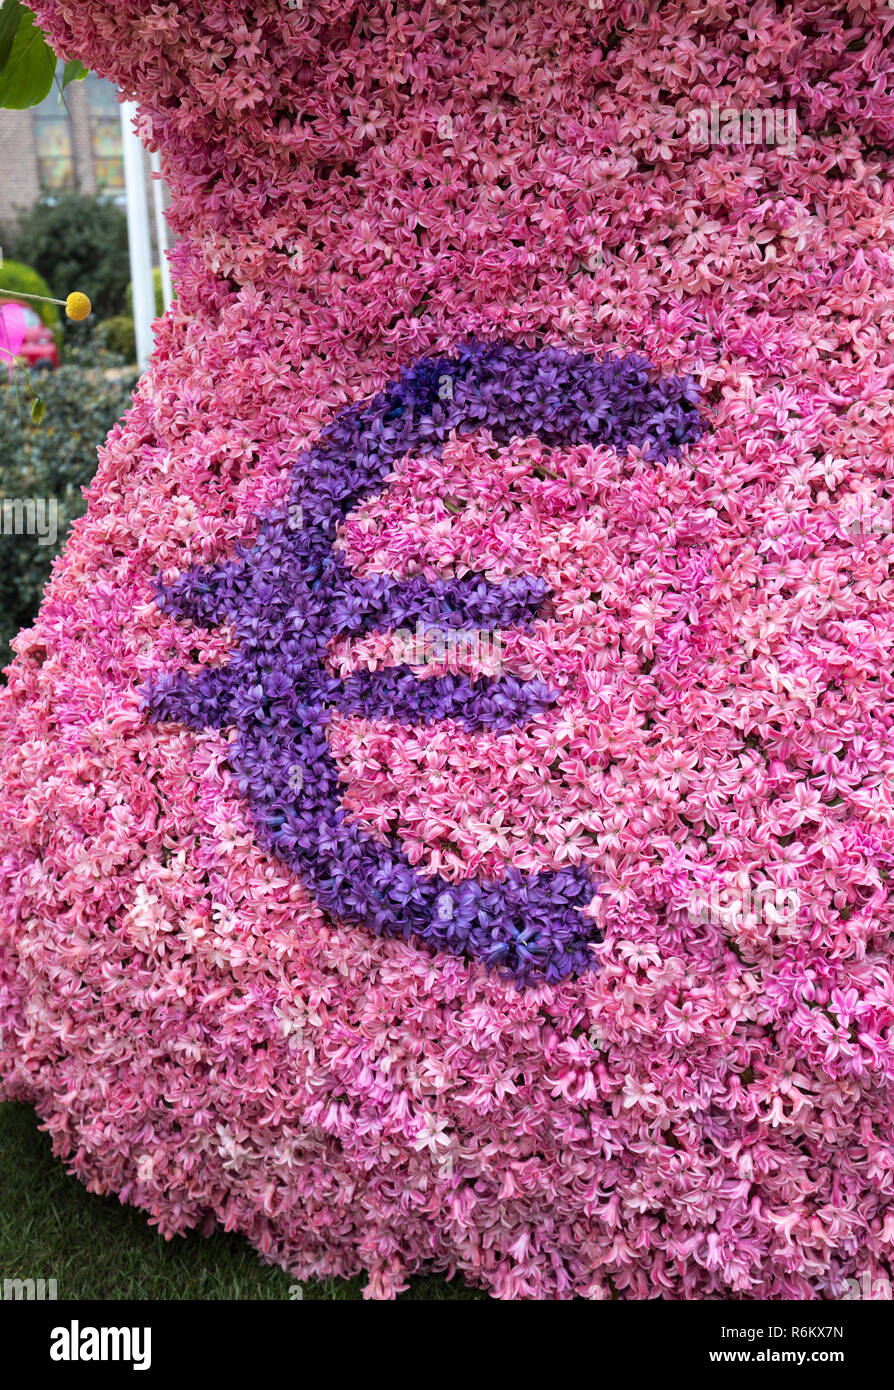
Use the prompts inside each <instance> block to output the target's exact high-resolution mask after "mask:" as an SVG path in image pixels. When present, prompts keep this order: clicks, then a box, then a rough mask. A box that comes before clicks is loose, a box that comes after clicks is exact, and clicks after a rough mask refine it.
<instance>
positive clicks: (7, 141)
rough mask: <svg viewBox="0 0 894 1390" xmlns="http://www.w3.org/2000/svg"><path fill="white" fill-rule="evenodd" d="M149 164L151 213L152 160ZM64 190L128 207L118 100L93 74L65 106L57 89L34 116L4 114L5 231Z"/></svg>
mask: <svg viewBox="0 0 894 1390" xmlns="http://www.w3.org/2000/svg"><path fill="white" fill-rule="evenodd" d="M145 163H146V180H147V194H148V197H149V206H150V208H151V206H152V201H151V199H152V188H151V176H150V173H149V161H148V158H147V159H146V161H145ZM63 188H77V189H79V190H80V192H82V193H98V192H100V191H102V192H105V193H107V194H108V195H109V197H111V198H114V199H115V201H116V202H118V203H120V204H121V206H122V208H123V206H124V162H123V158H122V150H121V113H120V107H119V104H118V97H117V93H116V90H115V88H114V86H113V85H112V84H111V82H106V81H104V80H103V79H102V78H99V77H97V76H96V75H95V74H94V73H89V74H88V76H87V77H86V78H85V79H84V80H83V82H72V83H71V84H70V85H69V86H68V87H67V88H66V89H65V100H64V104H63V103H60V101H59V91H58V88H57V87H55V86H54V87H53V89H52V91H51V92H50V94H49V96H48V97H46V98H45V100H44V101H42V102H41V103H40V105H39V106H34V107H32V108H31V109H30V110H27V111H7V110H0V229H9V228H10V227H11V226H12V224H13V223H14V222H15V217H16V211H17V209H19V208H26V207H30V206H31V205H32V204H33V203H35V202H36V201H37V199H38V198H39V197H40V196H41V194H42V193H47V194H50V195H52V194H53V193H54V192H57V191H59V190H60V189H63ZM153 230H154V229H153Z"/></svg>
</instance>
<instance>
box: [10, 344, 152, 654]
mask: <svg viewBox="0 0 894 1390" xmlns="http://www.w3.org/2000/svg"><path fill="white" fill-rule="evenodd" d="M136 379H137V371H136V367H132V368H128V367H126V366H125V365H124V364H123V360H122V359H121V358H120V357H115V356H113V355H111V354H109V353H106V352H103V351H101V350H100V351H97V350H96V349H94V348H89V349H81V350H79V349H76V348H70V349H69V351H68V354H67V358H66V362H65V364H64V365H63V366H62V367H60V368H59V370H58V371H56V372H47V373H45V374H44V376H43V378H42V381H41V388H40V389H41V394H42V396H43V399H44V401H45V402H46V416H45V418H44V421H43V423H42V424H39V425H35V424H33V423H32V421H31V417H30V414H29V411H28V408H27V403H26V401H25V398H24V393H23V391H22V387H21V383H18V384H16V383H15V380H14V381H13V383H12V384H10V383H9V382H8V380H7V379H6V376H5V373H3V374H0V498H15V497H33V498H46V499H48V500H49V499H53V498H54V499H55V500H56V503H57V524H58V534H57V536H56V541H55V544H54V545H41V544H40V538H39V537H38V536H36V535H34V536H28V535H6V534H3V535H0V667H2V666H7V665H8V664H9V662H10V661H11V660H12V652H11V651H10V648H9V640H10V638H11V637H13V636H15V634H16V632H18V630H19V628H22V627H27V626H28V625H29V624H30V623H31V622H32V621H33V619H34V617H35V615H36V613H37V609H38V607H39V605H40V599H41V594H42V591H43V586H44V584H45V583H46V581H47V579H48V578H49V574H50V569H51V566H52V562H53V558H54V556H55V555H57V554H58V553H59V551H60V550H61V549H62V546H63V545H64V543H65V538H66V535H67V534H68V529H69V527H70V525H71V522H72V521H73V520H74V519H75V517H78V516H80V515H81V514H82V513H83V512H84V511H85V509H86V503H85V502H84V499H83V496H82V493H81V489H82V488H83V487H85V486H86V485H87V484H88V483H89V482H90V480H91V478H92V477H93V475H94V473H95V472H96V462H97V459H96V450H97V446H98V445H100V444H102V443H103V442H104V440H105V438H106V435H107V434H108V432H109V430H110V429H111V428H112V426H113V425H114V423H115V421H116V420H117V419H119V417H120V416H121V415H122V414H123V413H124V411H125V410H126V409H127V407H128V405H129V404H130V396H131V392H132V390H133V387H134V385H135V383H136Z"/></svg>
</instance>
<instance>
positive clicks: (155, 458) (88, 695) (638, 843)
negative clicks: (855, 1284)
mask: <svg viewBox="0 0 894 1390" xmlns="http://www.w3.org/2000/svg"><path fill="white" fill-rule="evenodd" d="M36 8H37V10H38V12H39V16H40V18H41V20H42V21H43V22H44V23H45V26H46V28H47V30H48V32H49V34H50V36H51V38H52V40H53V41H54V42H55V44H56V45H57V47H58V48H59V49H60V51H62V52H63V53H64V54H65V55H66V56H69V55H71V56H77V57H79V58H81V59H82V60H83V61H85V62H86V63H88V64H89V65H90V66H91V67H92V68H93V69H94V70H96V71H98V72H100V73H101V74H103V75H106V76H110V77H112V78H114V79H115V80H116V81H118V82H119V83H120V84H121V85H122V86H123V87H124V89H125V90H126V91H127V93H128V94H130V95H133V96H134V97H135V98H137V99H138V100H139V102H140V103H141V109H142V116H141V125H142V133H143V135H144V136H145V138H146V139H147V140H148V141H149V142H150V143H154V144H155V145H157V146H158V147H160V148H161V150H162V154H163V160H164V166H165V171H166V175H167V177H168V180H169V182H170V185H171V188H172V192H173V205H172V213H171V217H172V222H173V225H174V227H175V230H176V231H177V233H178V235H179V237H180V240H179V243H178V246H177V249H176V251H175V253H174V257H173V261H174V265H173V269H174V276H175V279H176V282H177V286H178V300H177V304H176V306H175V307H174V308H173V309H172V311H171V312H170V314H169V315H168V316H167V317H166V318H165V320H164V322H163V323H162V325H161V327H160V331H159V334H158V349H157V352H156V356H155V359H154V361H153V364H152V367H151V369H150V371H149V372H148V373H147V374H146V375H145V376H144V378H143V379H142V381H141V383H140V385H139V387H138V389H137V391H136V393H135V397H134V401H133V405H132V407H131V409H130V411H129V413H128V415H127V417H126V419H125V420H124V421H123V422H121V423H120V424H119V425H117V426H116V427H115V429H114V430H113V432H112V434H111V436H110V438H109V440H108V442H107V445H106V447H105V449H104V450H103V451H101V458H100V469H99V473H98V476H97V479H96V482H95V483H94V485H93V487H92V489H91V496H90V505H89V511H88V513H87V515H86V517H84V518H83V519H82V520H81V521H80V522H79V523H78V524H77V526H76V528H75V532H74V534H73V536H72V538H71V540H70V541H69V544H68V546H67V549H66V553H65V556H64V557H63V560H62V562H61V563H60V564H59V565H58V566H57V568H56V570H55V573H54V576H53V580H52V582H51V584H50V587H49V589H48V592H47V595H46V598H45V600H44V604H43V607H42V609H41V613H40V617H39V620H38V622H37V623H36V625H35V627H34V628H33V629H30V630H28V631H27V632H25V633H23V634H22V635H21V636H20V637H19V638H18V639H17V644H16V645H17V661H16V663H15V665H14V666H13V667H12V668H11V670H10V673H9V683H8V688H7V690H6V691H5V692H4V694H3V697H2V701H0V745H2V750H3V764H4V777H3V792H2V796H0V903H2V920H0V1029H2V1050H0V1075H2V1080H3V1087H4V1093H5V1094H6V1095H8V1096H13V1097H20V1098H24V1099H27V1100H29V1101H31V1102H33V1103H34V1104H35V1105H36V1106H37V1108H38V1110H39V1112H40V1114H41V1115H42V1116H43V1117H44V1119H45V1122H46V1124H47V1126H48V1128H49V1130H50V1132H51V1133H52V1135H53V1139H54V1144H55V1146H56V1149H57V1152H58V1153H59V1154H60V1155H62V1156H63V1157H64V1158H65V1160H66V1161H67V1162H68V1163H69V1165H70V1166H71V1168H72V1170H73V1171H74V1172H76V1173H78V1174H79V1175H80V1176H81V1177H82V1178H83V1179H84V1181H86V1182H87V1183H88V1184H89V1186H90V1187H91V1188H92V1189H93V1190H95V1191H114V1192H117V1193H119V1194H120V1195H121V1196H122V1198H123V1199H124V1200H126V1201H129V1202H133V1203H135V1204H137V1205H138V1206H140V1207H142V1208H144V1209H145V1210H147V1211H148V1212H149V1213H150V1214H151V1217H152V1219H153V1220H154V1221H156V1222H157V1223H158V1224H159V1225H160V1227H161V1228H162V1229H163V1230H164V1231H165V1232H166V1233H168V1234H175V1233H177V1232H182V1231H188V1230H190V1229H193V1228H195V1227H197V1226H204V1227H205V1228H207V1226H208V1225H209V1224H210V1223H211V1222H212V1221H214V1220H216V1221H219V1222H220V1223H222V1224H223V1225H224V1226H226V1227H228V1228H230V1229H236V1230H240V1231H244V1232H245V1233H246V1234H247V1235H248V1236H249V1238H250V1239H251V1240H252V1241H253V1242H254V1243H255V1244H256V1246H257V1248H258V1249H259V1250H260V1251H261V1252H262V1254H263V1255H264V1256H265V1257H267V1258H270V1259H273V1260H277V1261H280V1262H281V1263H283V1264H284V1265H286V1266H287V1267H288V1268H289V1269H291V1270H293V1271H294V1272H295V1273H296V1275H298V1276H301V1277H304V1276H310V1275H313V1274H315V1273H327V1274H348V1273H354V1272H357V1271H360V1270H366V1271H368V1273H369V1291H370V1293H371V1295H372V1296H375V1297H387V1296H390V1295H393V1294H394V1293H395V1292H396V1291H399V1290H400V1289H401V1288H403V1287H405V1286H406V1282H407V1277H408V1275H409V1274H411V1273H412V1272H413V1271H415V1270H421V1269H443V1270H449V1271H453V1270H459V1271H461V1272H462V1273H463V1274H464V1275H465V1276H466V1277H467V1278H469V1279H470V1280H473V1281H475V1282H477V1283H479V1284H482V1285H484V1286H486V1287H487V1288H489V1289H491V1290H493V1291H494V1292H495V1293H496V1294H497V1295H499V1296H502V1297H522V1298H528V1297H532V1298H533V1297H547V1298H566V1297H570V1296H573V1295H585V1296H588V1297H593V1298H610V1297H615V1296H617V1297H621V1298H646V1297H654V1296H666V1297H675V1298H680V1297H683V1298H696V1297H698V1298H701V1297H708V1298H711V1297H717V1298H722V1297H744V1298H789V1297H791V1298H800V1297H806V1298H837V1297H840V1296H842V1294H843V1293H844V1292H845V1290H846V1288H847V1287H848V1281H849V1280H853V1279H855V1278H856V1279H865V1280H868V1281H870V1282H869V1287H872V1288H874V1287H880V1288H882V1289H884V1288H885V1287H887V1288H890V1283H888V1282H886V1281H889V1280H890V1275H891V1254H892V1246H894V1203H892V1195H894V1135H892V1118H894V1116H892V1103H891V1083H892V1079H894V975H892V948H891V940H892V928H894V912H892V907H891V902H890V895H889V885H890V878H891V874H892V873H894V774H892V750H894V675H892V671H891V652H892V649H894V586H892V579H891V574H890V569H891V563H892V559H894V534H892V526H891V499H892V494H894V389H892V387H894V351H892V347H891V344H892V342H894V295H892V281H894V266H892V250H894V215H892V196H891V192H890V188H891V184H890V178H891V174H892V155H891V142H892V137H894V52H892V45H891V33H892V30H894V11H892V10H891V8H890V7H889V6H888V5H886V4H884V3H881V0H879V2H878V3H876V2H875V0H870V2H869V3H863V0H850V3H842V4H826V3H811V0H795V3H793V4H792V5H790V6H788V7H786V8H784V9H783V8H780V9H777V7H776V6H775V5H774V4H772V3H765V0H757V3H755V4H753V5H750V6H748V7H739V6H732V5H729V4H728V3H726V0H705V3H703V4H701V5H699V6H698V7H694V6H692V5H690V4H687V3H680V2H679V0H678V3H664V0H636V3H627V4H618V5H612V4H607V5H605V6H604V7H597V6H591V5H589V4H587V3H586V0H537V3H534V0H492V2H491V0H488V3H483V4H482V3H478V2H477V0H476V3H474V4H465V3H461V2H460V3H454V0H443V3H438V4H431V5H429V4H426V5H416V4H410V3H403V2H402V0H398V3H397V4H396V5H393V6H392V5H388V6H386V5H384V4H381V3H380V2H379V0H362V2H359V3H358V2H357V0H354V2H351V0H348V2H347V3H337V2H336V0H308V3H307V4H305V5H302V6H293V5H290V4H288V3H286V0H257V3H256V4H255V5H253V6H248V7H247V6H246V5H244V4H241V3H239V4H237V3H236V0H202V3H201V4H200V3H199V0H180V2H178V3H176V4H175V3H159V4H153V5H151V6H142V5H136V4H134V3H132V2H130V0H106V2H105V3H101V0H39V3H38V4H37V6H36ZM746 110H747V111H749V112H758V113H760V112H761V111H769V112H771V113H777V114H778V113H780V112H783V113H788V112H792V113H793V115H792V116H791V117H789V116H786V120H785V122H784V123H783V122H780V121H779V120H775V117H774V122H773V123H769V122H767V123H764V125H763V126H761V125H760V122H755V121H754V120H749V122H748V123H747V127H746V125H745V123H743V122H742V121H741V120H738V119H736V120H733V119H732V118H731V117H729V116H728V115H727V116H723V113H724V112H726V113H729V112H732V113H733V115H735V114H736V113H741V112H743V111H746ZM718 111H719V113H720V117H718ZM696 118H697V119H696ZM746 128H747V131H748V134H747V138H746V135H745V133H744V132H745V131H746ZM756 129H758V130H761V129H762V130H763V132H764V135H763V137H761V138H755V136H754V131H755V130H756ZM778 130H782V131H783V132H784V134H785V137H786V138H785V139H775V138H773V139H771V138H769V135H770V133H772V132H773V131H778ZM737 132H738V133H737ZM695 137H697V138H695ZM790 137H791V138H790ZM886 181H887V182H886ZM464 345H465V346H464ZM469 345H472V346H469ZM647 363H650V364H653V367H652V368H649V367H647V365H646V364H647ZM441 378H446V379H447V380H446V382H442V381H441ZM588 383H589V384H588ZM690 383H692V384H691V385H690ZM439 385H442V386H444V387H445V389H444V390H443V392H442V391H440V390H439V389H438V386H439ZM695 388H698V393H700V394H698V398H697V392H696V389H695ZM408 407H409V409H408ZM405 416H406V417H407V418H404V417H405ZM700 421H701V425H700V423H699V422H700ZM702 426H707V428H702ZM259 518H262V520H261V521H259V520H258V519H259ZM416 622H420V623H421V624H422V626H423V628H425V626H426V625H430V624H437V625H438V626H439V627H440V628H442V629H447V630H452V629H454V628H457V627H462V626H469V625H470V624H474V625H476V626H477V627H478V628H480V629H482V630H483V631H485V632H493V631H495V630H496V629H498V628H499V629H500V632H501V642H502V647H501V656H500V662H499V669H498V668H497V665H496V664H495V663H494V659H493V652H492V650H490V649H488V651H487V652H486V653H485V655H482V654H481V653H480V652H479V653H478V655H477V656H473V658H472V659H471V661H470V662H469V663H468V665H467V668H465V669H462V670H459V669H457V668H456V667H455V664H454V665H451V663H450V662H449V661H447V659H446V658H445V659H444V660H440V661H439V660H438V659H436V660H434V661H432V662H429V663H427V664H426V665H425V668H424V669H417V668H414V667H412V666H411V667H410V668H409V669H406V668H404V669H401V664H400V662H397V663H395V659H394V650H393V636H394V630H395V629H396V628H398V627H402V626H404V625H406V626H408V627H410V628H412V625H413V624H414V623H416ZM146 702H148V705H149V708H148V709H147V708H146ZM377 933H378V934H377ZM426 938H427V939H426ZM433 945H434V946H436V947H440V948H442V949H439V950H432V946H433ZM585 963H592V965H593V967H594V968H592V969H583V968H582V966H583V965H584V964H585ZM872 1281H875V1283H872ZM865 1286H866V1285H865V1284H864V1287H865Z"/></svg>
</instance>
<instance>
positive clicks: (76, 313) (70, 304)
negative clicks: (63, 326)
mask: <svg viewBox="0 0 894 1390" xmlns="http://www.w3.org/2000/svg"><path fill="white" fill-rule="evenodd" d="M90 308H91V305H90V300H89V299H88V298H87V296H86V295H85V294H81V293H80V291H79V290H75V292H74V293H73V294H70V295H69V296H68V298H67V299H66V301H65V312H66V314H67V315H68V317H69V318H70V319H75V320H76V321H77V322H78V323H80V321H81V319H85V318H87V317H88V316H89V314H90Z"/></svg>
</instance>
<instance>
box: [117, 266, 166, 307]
mask: <svg viewBox="0 0 894 1390" xmlns="http://www.w3.org/2000/svg"><path fill="white" fill-rule="evenodd" d="M152 284H153V287H154V289H155V317H156V318H157V319H160V318H161V316H162V314H163V313H164V311H165V297H164V291H163V289H162V285H161V271H160V270H159V268H158V266H157V265H156V266H153V267H152ZM125 303H126V305H127V312H128V313H129V314H130V317H131V318H133V285H132V284H130V283H128V286H127V295H126V299H125Z"/></svg>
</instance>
